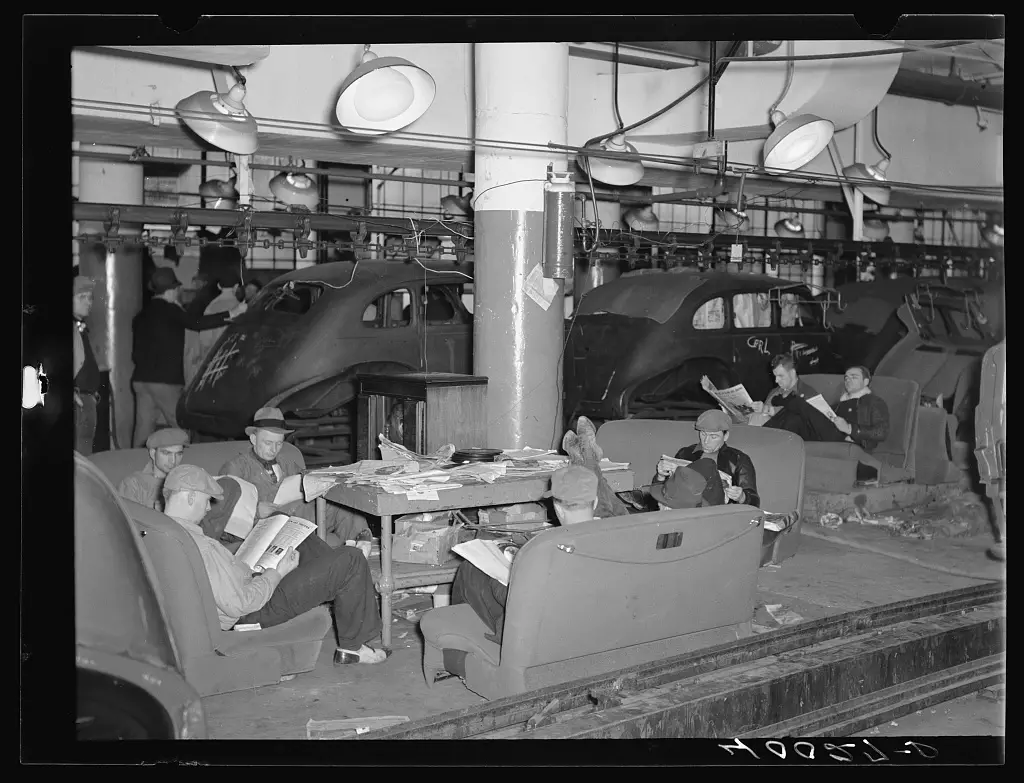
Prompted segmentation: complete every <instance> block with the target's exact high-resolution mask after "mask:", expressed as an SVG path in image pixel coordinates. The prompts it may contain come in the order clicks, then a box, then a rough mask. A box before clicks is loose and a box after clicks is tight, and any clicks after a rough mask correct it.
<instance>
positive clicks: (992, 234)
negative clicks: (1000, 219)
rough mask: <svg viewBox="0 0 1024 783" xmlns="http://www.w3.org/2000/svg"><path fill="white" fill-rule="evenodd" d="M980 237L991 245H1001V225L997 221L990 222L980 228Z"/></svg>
mask: <svg viewBox="0 0 1024 783" xmlns="http://www.w3.org/2000/svg"><path fill="white" fill-rule="evenodd" d="M981 237H982V239H984V240H985V242H986V244H988V245H989V246H991V247H1002V246H1003V227H1002V226H1001V225H999V224H997V223H991V224H989V225H987V226H985V227H984V228H983V229H982V230H981Z"/></svg>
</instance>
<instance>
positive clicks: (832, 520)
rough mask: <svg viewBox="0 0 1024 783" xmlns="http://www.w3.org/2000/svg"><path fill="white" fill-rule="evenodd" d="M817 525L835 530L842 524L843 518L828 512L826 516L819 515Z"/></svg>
mask: <svg viewBox="0 0 1024 783" xmlns="http://www.w3.org/2000/svg"><path fill="white" fill-rule="evenodd" d="M818 524H819V525H821V526H822V527H827V528H829V529H830V530H835V529H836V528H838V527H839V526H840V525H842V524H843V518H842V517H841V516H839V515H838V514H833V513H831V512H829V513H828V514H822V515H821V518H820V519H818Z"/></svg>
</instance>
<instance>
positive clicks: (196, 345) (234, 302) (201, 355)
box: [184, 272, 239, 386]
mask: <svg viewBox="0 0 1024 783" xmlns="http://www.w3.org/2000/svg"><path fill="white" fill-rule="evenodd" d="M238 285H239V281H238V275H237V274H235V273H234V272H225V273H224V274H222V275H221V276H220V278H219V279H218V280H217V290H218V291H219V293H218V294H217V298H216V299H214V300H213V301H212V302H210V304H208V305H207V306H206V310H205V311H204V313H203V314H204V315H216V314H217V313H227V312H230V311H231V310H233V309H235V308H236V307H237V306H238V297H237V296H236V295H235V292H236V289H237V288H238ZM224 329H225V327H223V326H222V327H219V328H216V329H204V330H203V331H201V332H194V331H191V330H189V331H187V332H185V366H184V371H185V385H186V386H188V385H189V384H190V383H192V379H193V378H194V377H195V376H196V373H197V372H199V367H200V366H201V365H202V363H203V360H204V359H205V358H206V356H207V354H208V353H210V349H211V348H213V346H214V344H215V343H216V342H217V340H219V339H220V336H221V335H222V334H224Z"/></svg>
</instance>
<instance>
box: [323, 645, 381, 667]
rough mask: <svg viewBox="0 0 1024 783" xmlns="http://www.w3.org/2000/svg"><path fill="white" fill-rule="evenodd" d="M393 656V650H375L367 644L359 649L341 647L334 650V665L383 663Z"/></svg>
mask: <svg viewBox="0 0 1024 783" xmlns="http://www.w3.org/2000/svg"><path fill="white" fill-rule="evenodd" d="M390 656H391V650H386V649H384V650H375V649H374V648H373V647H367V646H366V645H365V644H364V645H363V646H362V647H360V648H359V649H358V650H343V649H341V648H340V647H339V648H338V649H336V650H335V651H334V665H335V666H344V665H346V664H349V663H381V662H383V661H385V660H387V659H388V658H389V657H390Z"/></svg>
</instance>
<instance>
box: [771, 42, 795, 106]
mask: <svg viewBox="0 0 1024 783" xmlns="http://www.w3.org/2000/svg"><path fill="white" fill-rule="evenodd" d="M795 50H796V42H795V41H786V51H787V52H788V53H789V54H790V55H792V54H793V52H794V51H795ZM795 68H796V66H795V65H794V63H793V61H792V60H789V61H787V62H786V83H785V84H784V85H783V86H782V93H781V94H780V95H779V97H778V98H776V100H775V103H773V104H772V107H771V108H770V109H769V110H768V116H769V118H770V117H771V116H772V115H773V114H775V110H776V109H778V108H779V104H780V103H782V100H783V98H785V97H786V96H787V95H788V94H789V88H790V85H792V84H793V71H794V70H795Z"/></svg>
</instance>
